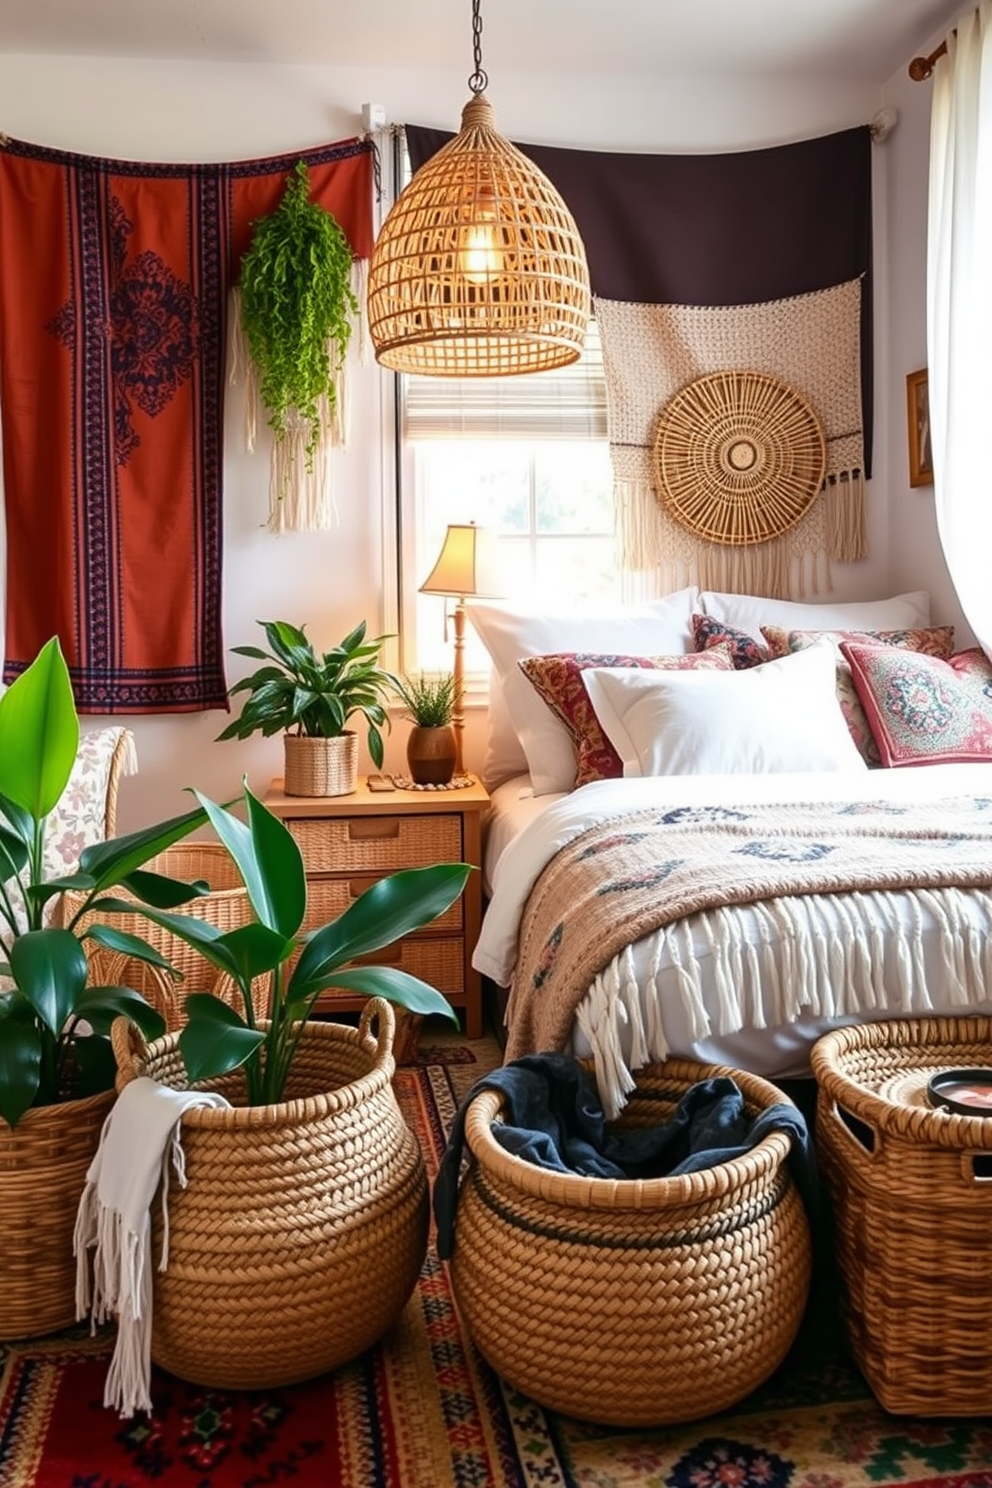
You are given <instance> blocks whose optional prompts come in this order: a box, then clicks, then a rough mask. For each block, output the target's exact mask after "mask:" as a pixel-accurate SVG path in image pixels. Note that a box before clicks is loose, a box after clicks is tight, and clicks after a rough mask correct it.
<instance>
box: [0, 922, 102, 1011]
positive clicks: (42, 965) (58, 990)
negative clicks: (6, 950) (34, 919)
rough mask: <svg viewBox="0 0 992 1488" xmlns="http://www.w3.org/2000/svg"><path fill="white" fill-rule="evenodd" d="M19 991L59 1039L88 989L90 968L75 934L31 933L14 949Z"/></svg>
mask: <svg viewBox="0 0 992 1488" xmlns="http://www.w3.org/2000/svg"><path fill="white" fill-rule="evenodd" d="M10 970H11V975H12V976H13V978H14V981H15V982H16V983H17V987H18V990H19V991H20V992H21V993H22V994H23V996H24V997H25V998H26V999H27V1001H28V1002H29V1003H30V1004H31V1006H32V1008H33V1009H34V1011H35V1012H36V1013H37V1015H38V1017H39V1018H40V1019H41V1021H42V1022H43V1023H44V1024H45V1026H46V1028H48V1029H50V1030H51V1032H52V1033H53V1034H55V1036H56V1037H58V1035H59V1034H60V1033H61V1032H62V1029H63V1027H64V1026H65V1023H66V1020H67V1019H68V1018H69V1016H70V1015H71V1014H72V1012H73V1010H74V1009H75V1006H76V1003H77V1001H78V1000H79V998H80V996H81V995H82V991H83V988H84V987H85V986H86V978H87V975H88V972H89V967H88V965H87V962H86V956H85V954H84V953H83V948H82V946H81V945H80V944H79V941H78V940H77V939H76V937H75V936H74V935H73V934H72V931H71V930H62V929H54V928H49V929H47V930H28V931H26V932H25V934H23V935H19V936H17V937H16V939H15V940H14V942H13V944H12V945H11V947H10Z"/></svg>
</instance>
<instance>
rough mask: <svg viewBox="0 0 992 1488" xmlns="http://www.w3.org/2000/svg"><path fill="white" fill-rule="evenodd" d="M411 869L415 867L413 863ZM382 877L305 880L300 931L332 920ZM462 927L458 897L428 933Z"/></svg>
mask: <svg viewBox="0 0 992 1488" xmlns="http://www.w3.org/2000/svg"><path fill="white" fill-rule="evenodd" d="M413 866H414V867H417V866H419V865H418V864H414V865H413ZM381 877H382V875H381V874H378V873H356V874H352V875H350V876H349V877H348V878H310V879H308V880H307V913H306V918H305V919H304V921H303V928H304V930H313V929H315V928H316V927H317V926H319V925H326V924H327V923H328V921H329V920H336V919H337V917H338V915H340V914H343V913H344V911H345V910H346V909H347V908H348V906H349V905H350V904H352V903H354V901H355V900H356V899H357V898H358V896H359V894H364V892H365V890H366V889H368V888H371V886H372V884H374V883H376V882H377V881H378V880H379V878H381ZM461 928H462V899H461V895H459V896H458V898H457V899H456V900H455V902H454V904H452V905H451V907H450V909H446V910H445V912H444V914H443V915H439V917H438V918H437V919H436V920H432V921H431V929H432V930H448V931H454V932H456V933H457V932H458V931H459V930H461Z"/></svg>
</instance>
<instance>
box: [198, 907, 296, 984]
mask: <svg viewBox="0 0 992 1488" xmlns="http://www.w3.org/2000/svg"><path fill="white" fill-rule="evenodd" d="M216 944H217V945H222V946H224V948H225V950H226V951H227V953H228V954H229V956H230V957H231V960H232V962H233V963H234V964H235V965H236V966H237V968H238V976H239V978H240V979H241V981H242V982H243V984H244V986H245V987H248V986H249V985H250V984H251V983H252V982H253V981H254V980H255V978H256V977H259V976H265V974H266V973H267V972H270V971H272V970H273V969H274V968H275V967H276V966H281V965H282V963H283V962H284V961H286V960H288V959H289V957H290V956H291V955H292V954H293V951H294V950H295V949H296V941H295V940H294V939H293V938H292V937H289V938H288V939H287V937H286V936H284V935H281V934H280V933H279V931H278V930H271V929H270V928H269V926H268V925H260V924H258V923H257V922H255V923H253V924H251V925H240V926H239V927H238V928H237V929H236V930H229V931H228V932H227V934H226V935H224V936H222V937H221V939H220V940H219V941H217V942H216Z"/></svg>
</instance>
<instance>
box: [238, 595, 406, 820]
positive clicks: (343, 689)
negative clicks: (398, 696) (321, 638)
mask: <svg viewBox="0 0 992 1488" xmlns="http://www.w3.org/2000/svg"><path fill="white" fill-rule="evenodd" d="M258 623H259V625H261V626H262V629H263V630H264V631H265V635H266V639H267V640H268V643H269V646H270V647H271V650H270V651H263V650H262V649H261V648H260V647H258V646H234V647H233V648H232V649H233V650H234V653H235V654H236V655H237V656H250V657H253V658H254V659H255V660H257V661H262V662H264V663H265V665H264V666H261V667H259V669H258V670H257V671H255V672H253V673H252V674H251V676H249V677H243V678H242V679H241V681H240V682H236V683H235V684H234V686H233V687H232V688H231V695H232V696H233V695H234V694H235V693H240V692H244V693H247V694H248V696H247V699H246V701H245V703H244V706H243V707H242V710H241V713H240V716H239V717H237V718H235V719H234V720H233V721H232V722H231V723H229V724H228V726H227V728H225V729H224V731H223V732H222V733H221V734H219V735H218V738H220V739H247V738H248V737H249V736H250V735H251V734H254V733H261V734H264V735H265V737H266V738H269V737H271V736H272V735H273V734H277V733H280V732H281V733H283V735H284V745H285V781H284V784H285V790H286V793H287V794H288V795H291V796H341V795H348V794H349V792H351V791H353V790H354V789H355V783H356V780H357V776H358V737H357V735H356V734H355V733H354V732H353V731H351V730H349V729H348V728H347V727H346V725H347V723H348V720H349V719H350V718H352V717H353V716H354V715H355V714H361V716H362V717H363V718H364V719H365V722H366V725H367V735H366V737H367V741H368V749H369V754H370V755H371V756H372V759H373V760H374V761H375V764H376V765H377V766H378V767H379V768H380V769H381V767H382V760H383V741H382V732H381V730H382V729H383V727H388V723H389V716H388V714H387V712H386V707H385V702H386V700H387V699H388V698H389V696H390V693H391V691H392V689H393V688H394V686H395V680H396V679H395V678H394V677H393V676H392V674H391V673H389V672H387V671H384V670H383V668H382V667H381V666H380V665H379V657H380V654H381V651H382V646H383V643H384V641H385V639H386V638H385V636H377V637H375V639H373V640H366V639H365V629H366V628H365V621H364V620H363V621H362V622H361V624H360V625H356V626H355V629H354V630H352V631H350V632H349V633H348V635H346V636H345V637H344V640H342V641H341V642H340V643H339V644H338V645H337V646H333V647H332V648H331V650H330V651H323V652H318V651H316V650H315V649H314V647H313V645H312V643H311V642H310V640H309V638H308V637H307V635H306V632H305V629H304V628H303V627H298V626H295V625H290V624H288V623H287V622H286V621H285V620H260V621H259V622H258Z"/></svg>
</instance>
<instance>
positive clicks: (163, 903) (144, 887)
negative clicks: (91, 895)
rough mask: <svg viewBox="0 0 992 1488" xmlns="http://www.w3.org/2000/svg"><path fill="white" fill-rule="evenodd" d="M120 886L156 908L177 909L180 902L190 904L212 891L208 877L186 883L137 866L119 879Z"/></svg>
mask: <svg viewBox="0 0 992 1488" xmlns="http://www.w3.org/2000/svg"><path fill="white" fill-rule="evenodd" d="M119 887H120V888H122V889H127V890H128V892H129V893H131V894H133V895H134V897H135V898H136V899H140V900H141V902H142V903H143V904H151V905H152V906H153V908H155V909H175V908H176V907H177V906H178V905H180V904H188V903H189V902H190V900H191V899H202V898H203V896H204V895H205V894H209V893H210V885H209V884H208V883H207V881H206V879H203V878H197V879H194V880H193V882H192V883H184V882H183V881H182V880H181V879H178V878H167V877H166V876H165V874H163V873H149V872H147V871H146V870H145V869H144V868H136V869H135V870H134V872H133V873H129V874H128V875H127V877H126V878H122V879H121V880H120V881H119Z"/></svg>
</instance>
